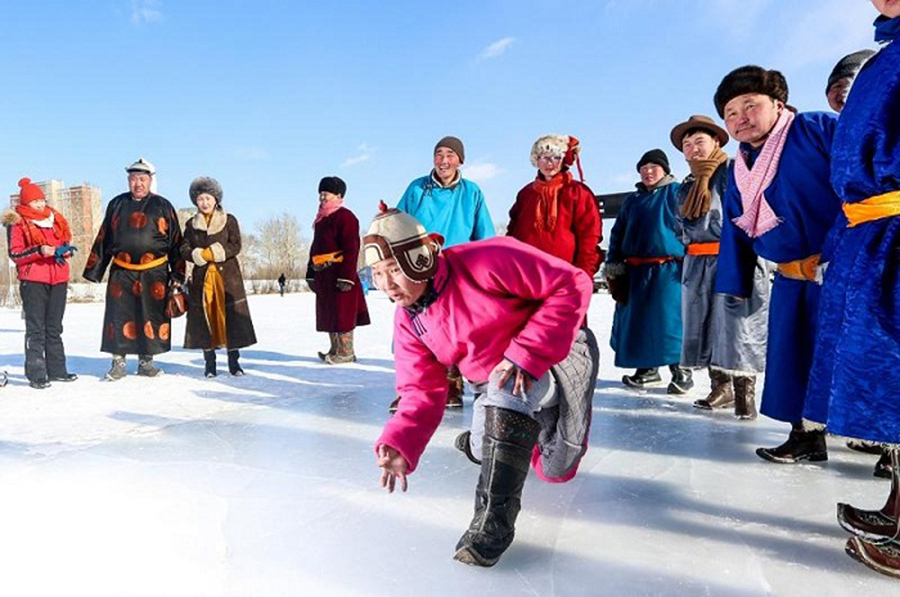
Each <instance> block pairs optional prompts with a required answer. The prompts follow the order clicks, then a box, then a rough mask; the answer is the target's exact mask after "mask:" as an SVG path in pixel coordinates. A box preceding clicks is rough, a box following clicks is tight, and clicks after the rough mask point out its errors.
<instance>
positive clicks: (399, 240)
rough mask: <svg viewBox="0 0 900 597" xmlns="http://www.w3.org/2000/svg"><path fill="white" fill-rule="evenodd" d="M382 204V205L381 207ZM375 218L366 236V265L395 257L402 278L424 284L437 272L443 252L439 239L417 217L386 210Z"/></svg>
mask: <svg viewBox="0 0 900 597" xmlns="http://www.w3.org/2000/svg"><path fill="white" fill-rule="evenodd" d="M382 205H383V204H382ZM383 210H384V211H382V213H380V214H378V215H377V216H375V219H374V220H372V224H371V225H370V226H369V230H368V232H366V235H365V236H364V237H363V255H364V257H365V261H366V265H368V266H372V265H375V264H376V263H378V262H379V261H384V260H385V259H390V258H391V257H394V258H396V259H397V264H398V265H399V266H400V269H401V271H403V275H405V276H406V277H407V278H409V279H410V280H414V281H416V282H424V281H425V280H428V279H429V278H432V277H434V274H435V273H436V272H437V256H438V253H440V251H441V242H440V241H439V240H438V238H440V237H438V238H434V237H433V236H432V235H429V234H428V232H427V231H426V230H425V227H424V226H422V224H420V223H419V221H418V220H416V219H415V218H414V217H412V216H411V215H409V214H406V213H403V212H402V211H400V210H398V209H387V206H384V208H383Z"/></svg>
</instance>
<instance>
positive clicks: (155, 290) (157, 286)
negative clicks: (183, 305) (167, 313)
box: [150, 281, 166, 301]
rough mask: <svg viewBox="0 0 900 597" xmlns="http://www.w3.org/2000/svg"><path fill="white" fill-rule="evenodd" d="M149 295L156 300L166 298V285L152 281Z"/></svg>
mask: <svg viewBox="0 0 900 597" xmlns="http://www.w3.org/2000/svg"><path fill="white" fill-rule="evenodd" d="M150 296H152V297H153V298H154V299H156V300H158V301H161V300H163V299H164V298H166V285H165V284H163V283H162V282H159V281H156V282H154V283H153V284H152V285H151V286H150Z"/></svg>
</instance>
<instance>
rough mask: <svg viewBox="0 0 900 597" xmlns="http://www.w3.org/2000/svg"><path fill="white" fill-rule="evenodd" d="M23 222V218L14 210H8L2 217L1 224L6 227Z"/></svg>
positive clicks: (0, 218)
mask: <svg viewBox="0 0 900 597" xmlns="http://www.w3.org/2000/svg"><path fill="white" fill-rule="evenodd" d="M21 220H22V216H20V215H19V214H18V213H16V210H14V209H7V210H6V211H4V212H3V215H2V216H0V223H2V224H3V225H4V226H13V225H15V224H18V223H19V222H20V221H21Z"/></svg>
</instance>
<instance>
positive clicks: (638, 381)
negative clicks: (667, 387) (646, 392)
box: [622, 367, 662, 388]
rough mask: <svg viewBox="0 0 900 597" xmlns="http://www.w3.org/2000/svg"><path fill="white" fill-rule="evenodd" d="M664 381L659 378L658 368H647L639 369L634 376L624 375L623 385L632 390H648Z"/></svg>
mask: <svg viewBox="0 0 900 597" xmlns="http://www.w3.org/2000/svg"><path fill="white" fill-rule="evenodd" d="M661 381H662V377H660V376H659V369H657V368H656V367H645V368H641V369H637V370H636V371H635V372H634V375H623V376H622V383H623V384H625V385H626V386H628V387H630V388H646V387H648V386H653V385H656V384H658V383H659V382H661Z"/></svg>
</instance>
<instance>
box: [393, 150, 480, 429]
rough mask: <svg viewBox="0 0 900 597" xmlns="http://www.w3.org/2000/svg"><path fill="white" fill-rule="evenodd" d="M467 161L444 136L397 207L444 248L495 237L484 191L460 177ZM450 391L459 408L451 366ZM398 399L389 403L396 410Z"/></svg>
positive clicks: (458, 380) (459, 386)
mask: <svg viewBox="0 0 900 597" xmlns="http://www.w3.org/2000/svg"><path fill="white" fill-rule="evenodd" d="M465 161H466V151H465V147H464V146H463V142H462V141H461V140H460V139H459V138H457V137H453V136H447V137H444V138H442V139H441V140H440V141H438V142H437V143H436V144H435V146H434V160H433V162H434V168H433V169H432V171H431V173H430V174H429V175H427V176H423V177H421V178H417V179H415V180H414V181H412V182H411V183H410V184H409V187H407V189H406V192H405V193H403V197H401V198H400V202H399V203H397V209H399V210H400V211H402V212H405V213H408V214H409V215H411V216H413V217H414V218H416V219H417V220H418V221H419V222H421V223H422V225H423V226H425V228H426V229H428V230H430V231H432V232H436V233H437V234H440V235H441V236H442V237H443V238H444V243H443V247H444V248H449V247H452V246H454V245H458V244H460V243H465V242H469V241H473V240H481V239H483V238H491V237H492V236H494V223H493V221H491V214H490V213H489V212H488V206H487V203H486V202H485V200H484V194H482V192H481V189H480V188H479V187H478V185H477V184H475V183H474V182H472V181H471V180H466V179H464V178H463V177H462V173H461V172H460V169H459V168H460V166H462V165H463V163H465ZM447 373H448V376H449V379H450V391H449V393H448V394H447V407H448V408H461V407H462V404H463V403H462V395H463V380H462V377H461V376H460V374H459V370H458V369H457V368H456V367H455V366H454V367H451V368H450V370H449V371H448V372H447ZM396 409H397V401H396V400H395V401H394V402H393V404H391V412H394V411H396Z"/></svg>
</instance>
